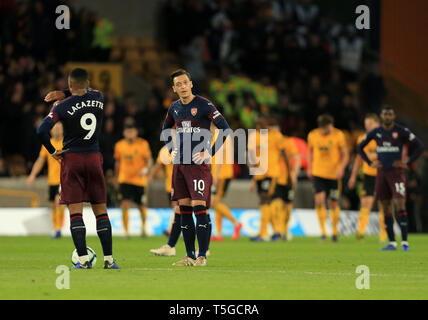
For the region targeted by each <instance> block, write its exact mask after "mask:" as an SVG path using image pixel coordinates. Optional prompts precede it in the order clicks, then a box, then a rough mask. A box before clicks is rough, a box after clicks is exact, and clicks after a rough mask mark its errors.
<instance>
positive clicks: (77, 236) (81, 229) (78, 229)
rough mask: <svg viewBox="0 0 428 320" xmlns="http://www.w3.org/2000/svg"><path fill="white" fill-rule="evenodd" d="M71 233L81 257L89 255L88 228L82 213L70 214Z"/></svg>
mask: <svg viewBox="0 0 428 320" xmlns="http://www.w3.org/2000/svg"><path fill="white" fill-rule="evenodd" d="M70 231H71V237H72V238H73V242H74V246H75V247H76V250H77V254H78V255H79V257H81V256H86V255H88V252H87V251H86V227H85V223H84V222H83V218H82V214H81V213H74V214H70Z"/></svg>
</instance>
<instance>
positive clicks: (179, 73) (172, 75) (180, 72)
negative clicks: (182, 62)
mask: <svg viewBox="0 0 428 320" xmlns="http://www.w3.org/2000/svg"><path fill="white" fill-rule="evenodd" d="M183 74H185V75H186V76H187V77H188V78H189V80H190V81H192V78H191V76H190V73H189V72H187V71H186V70H184V69H178V70H175V71H174V72H173V73H171V75H170V76H169V78H170V79H171V84H172V85H174V78H175V77H178V76H181V75H183Z"/></svg>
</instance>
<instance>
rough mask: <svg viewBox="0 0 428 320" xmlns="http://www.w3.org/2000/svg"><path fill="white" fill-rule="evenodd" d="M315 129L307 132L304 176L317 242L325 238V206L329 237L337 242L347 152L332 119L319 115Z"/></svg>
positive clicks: (344, 142)
mask: <svg viewBox="0 0 428 320" xmlns="http://www.w3.org/2000/svg"><path fill="white" fill-rule="evenodd" d="M317 122H318V128H317V129H314V130H312V131H311V132H309V134H308V146H309V170H308V172H309V173H308V175H309V177H310V178H312V180H313V184H314V187H313V189H314V194H315V196H314V200H315V211H316V213H317V216H318V220H319V223H320V227H321V241H325V239H326V237H327V233H326V227H325V224H326V220H327V208H326V206H325V203H326V198H327V199H328V209H329V210H330V220H331V226H332V240H333V242H337V241H338V235H339V230H338V225H339V216H340V206H339V199H340V190H341V184H342V178H343V174H344V172H345V168H346V165H347V164H348V160H349V154H348V150H347V148H346V141H345V135H344V134H343V132H342V131H341V130H339V129H337V128H335V127H334V119H333V117H332V116H331V115H329V114H322V115H320V116H318V119H317Z"/></svg>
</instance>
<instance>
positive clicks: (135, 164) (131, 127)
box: [114, 122, 153, 237]
mask: <svg viewBox="0 0 428 320" xmlns="http://www.w3.org/2000/svg"><path fill="white" fill-rule="evenodd" d="M123 135H124V139H122V140H120V141H118V142H117V143H116V145H115V148H114V158H115V160H116V164H115V171H116V179H117V181H118V183H119V184H120V187H119V188H120V190H119V192H120V197H121V199H122V203H121V208H122V213H123V228H124V231H125V236H127V237H128V236H129V227H128V225H129V213H128V212H129V208H130V206H131V201H133V202H135V203H136V204H137V206H138V209H139V211H140V215H141V222H142V227H141V230H142V231H141V236H142V237H145V236H146V230H145V223H146V219H147V208H146V205H145V203H144V201H143V195H144V191H145V190H144V188H145V187H146V186H147V174H148V173H149V169H150V167H151V165H152V161H153V160H152V153H151V151H150V146H149V143H148V142H147V141H146V140H144V139H143V138H139V137H138V129H137V128H136V127H135V124H134V123H132V122H130V123H127V124H125V129H124V130H123Z"/></svg>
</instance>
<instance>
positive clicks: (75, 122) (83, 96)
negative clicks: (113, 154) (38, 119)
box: [37, 68, 119, 269]
mask: <svg viewBox="0 0 428 320" xmlns="http://www.w3.org/2000/svg"><path fill="white" fill-rule="evenodd" d="M68 85H69V88H70V92H71V96H70V97H69V98H67V99H64V100H63V101H61V102H60V103H58V104H57V105H56V106H54V107H53V108H52V110H51V112H50V113H49V114H48V116H47V117H45V118H44V119H43V121H42V123H41V124H40V126H39V127H38V128H37V134H38V136H39V139H40V140H41V142H42V144H43V145H44V146H45V148H46V149H47V151H48V152H49V153H50V154H51V155H52V157H53V158H55V159H56V160H59V159H62V161H61V197H60V203H61V204H67V206H68V209H69V212H70V231H71V235H72V238H73V242H74V245H75V247H76V250H77V253H78V255H79V263H77V264H76V265H75V266H74V267H73V268H74V269H90V268H92V265H91V262H90V261H89V256H88V253H87V247H86V227H85V223H84V221H83V202H90V203H91V205H92V209H93V212H94V214H95V216H96V227H97V234H98V237H99V239H100V242H101V245H102V248H103V254H104V268H105V269H119V267H118V266H117V264H116V263H115V261H114V259H113V255H112V251H113V249H112V228H111V223H110V219H109V217H108V214H107V207H106V202H107V199H106V198H107V197H106V186H105V180H104V174H103V169H102V155H101V153H100V152H99V136H100V132H101V123H102V119H103V116H104V113H103V105H104V97H103V95H102V94H101V92H99V91H96V90H94V91H88V86H89V80H88V72H87V71H86V70H84V69H81V68H75V69H73V70H72V71H71V72H70V74H69V77H68ZM88 107H91V108H88ZM58 121H61V122H62V123H63V125H64V133H65V136H64V143H63V146H64V148H63V150H58V149H56V148H55V147H54V146H53V145H52V143H51V142H50V134H49V132H50V130H51V128H52V127H53V126H54V124H55V123H56V122H58Z"/></svg>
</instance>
